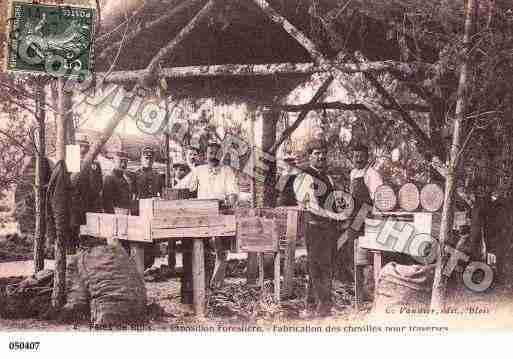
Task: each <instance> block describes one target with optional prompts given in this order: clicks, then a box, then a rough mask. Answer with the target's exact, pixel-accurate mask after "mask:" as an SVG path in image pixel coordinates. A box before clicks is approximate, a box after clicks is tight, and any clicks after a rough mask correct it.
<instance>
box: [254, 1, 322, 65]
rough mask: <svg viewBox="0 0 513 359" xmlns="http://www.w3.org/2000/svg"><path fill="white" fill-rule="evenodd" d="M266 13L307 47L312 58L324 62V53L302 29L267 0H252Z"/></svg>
mask: <svg viewBox="0 0 513 359" xmlns="http://www.w3.org/2000/svg"><path fill="white" fill-rule="evenodd" d="M252 1H253V2H254V3H255V4H256V5H257V6H258V7H259V8H260V9H261V10H262V11H263V12H264V13H265V15H267V17H268V18H269V19H270V20H271V21H273V22H274V23H276V24H278V25H281V26H282V27H283V30H285V31H286V32H287V33H288V34H289V35H290V36H292V37H293V38H294V39H295V40H296V41H297V42H298V43H299V44H300V45H301V46H303V47H304V48H305V50H306V51H308V53H309V54H310V56H311V57H312V59H313V60H314V61H316V62H319V63H322V62H323V61H324V60H325V59H324V55H323V54H322V52H321V51H320V50H319V49H318V48H317V46H316V45H315V43H314V42H313V41H312V40H310V39H309V38H308V37H307V36H306V35H305V34H303V33H302V32H301V31H300V30H298V29H297V28H296V27H295V26H294V25H292V23H291V22H290V21H288V20H287V19H286V18H285V17H283V16H282V15H280V14H279V13H278V12H277V11H276V10H274V9H273V8H272V7H271V6H270V5H269V3H268V2H267V1H265V0H252Z"/></svg>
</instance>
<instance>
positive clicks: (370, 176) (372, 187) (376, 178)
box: [364, 167, 383, 200]
mask: <svg viewBox="0 0 513 359" xmlns="http://www.w3.org/2000/svg"><path fill="white" fill-rule="evenodd" d="M364 180H365V185H366V186H367V188H368V190H369V194H370V197H371V199H372V200H374V193H375V192H376V189H377V188H378V187H379V186H381V185H382V184H383V179H382V178H381V175H380V174H379V172H378V171H376V170H375V169H374V168H372V167H370V168H369V169H368V170H367V172H366V173H365V178H364Z"/></svg>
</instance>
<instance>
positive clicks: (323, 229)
mask: <svg viewBox="0 0 513 359" xmlns="http://www.w3.org/2000/svg"><path fill="white" fill-rule="evenodd" d="M327 148H328V147H327V144H326V142H324V141H322V140H312V141H310V142H309V143H308V144H307V146H306V152H307V154H308V156H309V160H310V164H309V166H308V167H307V168H305V169H303V172H302V173H299V174H298V175H297V177H296V180H295V181H294V192H295V194H296V198H297V200H298V202H299V203H300V205H301V206H303V207H304V208H305V209H306V211H307V217H306V218H307V220H306V233H305V237H306V238H305V239H306V250H307V259H308V277H309V283H308V293H307V298H306V301H307V311H308V312H309V314H316V315H318V316H319V317H326V316H329V315H330V314H331V308H332V306H333V302H332V298H331V289H332V275H333V267H334V254H335V250H336V248H337V239H338V237H339V233H340V230H339V223H340V221H341V220H344V219H347V216H346V215H345V214H338V213H335V212H334V211H333V208H331V207H332V206H333V205H334V203H335V201H334V193H333V192H334V191H335V183H334V182H333V179H332V178H331V177H330V176H328V174H327V168H328V166H327Z"/></svg>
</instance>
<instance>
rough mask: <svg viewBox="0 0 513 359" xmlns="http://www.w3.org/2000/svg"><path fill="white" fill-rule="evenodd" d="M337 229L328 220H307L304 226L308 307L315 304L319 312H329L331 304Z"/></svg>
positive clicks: (311, 307) (312, 306)
mask: <svg viewBox="0 0 513 359" xmlns="http://www.w3.org/2000/svg"><path fill="white" fill-rule="evenodd" d="M337 239H338V231H337V226H336V225H335V223H334V222H332V221H329V220H322V221H309V222H308V223H307V226H306V251H307V257H308V276H309V283H308V295H307V305H308V306H309V307H310V309H315V307H314V306H317V308H316V309H317V310H318V311H319V312H324V313H326V312H329V311H330V310H331V307H332V306H333V302H332V298H331V289H332V279H333V266H334V264H335V252H336V248H337Z"/></svg>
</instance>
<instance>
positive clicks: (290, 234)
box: [283, 211, 300, 298]
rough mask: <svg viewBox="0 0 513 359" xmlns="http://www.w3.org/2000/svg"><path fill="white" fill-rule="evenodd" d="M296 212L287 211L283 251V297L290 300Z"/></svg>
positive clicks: (294, 250)
mask: <svg viewBox="0 0 513 359" xmlns="http://www.w3.org/2000/svg"><path fill="white" fill-rule="evenodd" d="M299 214H300V213H299V212H298V211H288V213H287V231H286V234H285V240H286V242H287V245H286V247H285V251H284V262H283V297H284V298H290V297H291V295H292V288H293V279H294V270H295V261H296V238H297V228H298V220H299Z"/></svg>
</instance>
